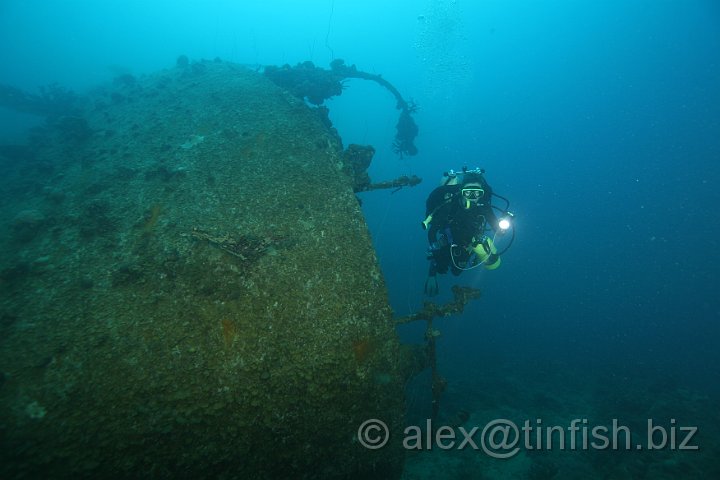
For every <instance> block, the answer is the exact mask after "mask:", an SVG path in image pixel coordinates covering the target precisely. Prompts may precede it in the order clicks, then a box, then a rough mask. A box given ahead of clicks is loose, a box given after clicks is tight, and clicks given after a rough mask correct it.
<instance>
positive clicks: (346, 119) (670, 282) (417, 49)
mask: <svg viewBox="0 0 720 480" xmlns="http://www.w3.org/2000/svg"><path fill="white" fill-rule="evenodd" d="M149 3H151V4H152V5H150V6H148V4H149ZM718 52H720V4H718V3H717V2H714V1H712V0H707V1H700V0H696V1H650V0H648V1H638V0H623V1H603V2H578V1H553V2H535V1H512V0H509V1H477V2H474V1H460V0H458V1H440V0H436V1H426V2H414V1H409V0H404V1H394V2H386V1H379V0H366V1H363V2H355V1H349V0H345V1H343V0H336V1H331V0H323V1H297V2H294V1H289V0H288V1H277V0H276V1H271V0H267V1H254V2H251V1H243V2H231V1H205V2H182V1H155V2H147V1H139V0H124V1H122V2H121V1H116V0H109V1H104V2H94V1H90V0H88V1H71V2H60V1H50V2H48V1H41V0H32V1H19V0H7V1H4V2H2V4H1V5H0V65H2V68H1V69H0V83H6V84H12V85H15V86H18V87H21V88H24V89H27V90H31V91H34V90H35V89H37V87H39V86H41V85H47V84H49V83H53V82H58V83H60V84H62V85H65V86H67V87H70V88H73V89H76V90H78V91H83V90H84V89H87V88H90V87H92V86H93V85H96V84H98V83H100V82H103V81H108V80H110V79H112V78H113V77H114V76H116V75H117V74H118V73H119V72H130V73H133V74H135V75H139V74H142V73H145V72H152V71H155V70H158V69H162V68H167V67H169V66H172V65H173V64H174V61H175V58H176V57H177V56H178V55H180V54H185V55H187V56H189V57H190V58H191V59H200V58H208V59H212V58H215V57H220V58H223V59H225V60H229V61H234V62H238V63H244V64H249V65H258V64H261V65H266V64H270V65H281V64H283V63H290V64H295V63H298V62H301V61H305V60H311V61H313V62H315V63H316V64H317V65H319V66H323V67H327V66H328V65H329V63H330V61H332V60H333V59H335V58H343V59H345V61H346V63H348V64H356V65H357V66H358V68H360V69H362V70H364V71H368V72H371V73H379V74H382V75H383V77H384V78H386V79H388V80H389V81H391V82H392V83H393V84H394V85H396V86H397V87H398V89H399V90H400V91H401V92H402V93H403V95H405V96H406V97H411V98H413V99H414V100H415V101H416V102H417V103H418V104H419V106H420V110H419V112H418V113H417V115H416V116H415V119H416V122H417V123H418V125H419V128H420V134H419V136H418V139H417V145H418V148H419V150H420V153H419V154H418V155H417V156H416V157H411V158H403V159H399V158H397V156H396V155H395V154H393V152H392V150H391V143H392V138H393V135H394V125H395V122H396V121H397V111H395V110H394V100H393V98H392V97H391V96H390V95H389V94H388V93H387V92H386V91H384V90H382V89H380V88H379V87H378V86H377V85H375V84H368V82H363V81H361V80H353V81H350V82H348V83H347V87H348V88H347V89H346V91H345V92H344V93H343V95H342V96H341V97H338V98H335V99H333V100H331V101H329V102H328V105H329V107H330V110H331V118H332V120H333V121H334V123H335V125H336V127H337V128H338V130H339V132H340V135H341V136H342V137H343V140H344V142H345V144H348V143H367V144H372V145H374V146H375V147H376V149H377V154H376V156H375V159H374V162H373V165H372V167H371V169H370V173H371V176H372V177H373V179H374V180H376V181H380V180H385V179H389V178H394V177H397V176H399V175H403V174H416V175H419V176H421V177H422V178H423V179H424V182H423V183H422V184H421V185H420V186H418V187H415V188H414V189H403V190H401V191H399V192H396V193H394V194H390V193H389V192H388V191H380V192H374V193H369V194H367V193H366V194H362V195H361V196H362V200H363V208H364V211H365V214H366V217H367V221H368V224H369V227H370V231H371V234H372V236H373V240H374V242H375V245H376V248H377V250H378V254H379V258H380V262H381V264H382V267H383V271H384V273H385V277H386V280H387V285H388V289H389V294H390V299H391V304H392V306H393V308H394V309H395V311H396V313H397V314H399V315H402V314H407V313H409V312H411V311H414V310H416V309H418V308H419V307H420V306H421V305H422V301H423V296H422V287H423V282H424V279H425V274H426V270H427V262H426V260H425V248H426V245H425V235H424V232H423V231H422V230H421V229H420V227H419V224H420V221H421V220H422V218H423V215H424V202H425V198H426V197H427V195H428V194H429V193H430V191H431V190H432V189H433V188H434V187H435V186H436V185H437V181H438V180H439V178H440V175H441V174H442V172H443V171H445V170H448V169H450V168H454V169H458V168H460V167H462V166H463V165H467V166H469V167H476V166H478V167H482V168H485V169H486V171H487V179H488V181H489V182H490V183H491V185H492V186H493V188H494V189H495V191H496V192H498V193H500V194H502V195H504V196H506V197H508V198H509V199H510V200H511V202H512V205H511V209H512V210H513V211H514V212H515V214H516V223H515V228H516V235H517V238H516V240H515V243H514V245H513V247H512V248H511V249H510V250H509V251H508V253H507V254H506V255H505V256H504V258H503V266H502V267H501V268H500V269H499V270H497V271H493V272H469V273H465V274H463V275H462V276H461V277H460V278H458V279H452V278H443V279H442V280H441V288H442V290H443V293H444V296H442V297H441V299H447V298H449V291H450V286H451V285H452V284H453V282H458V283H461V284H463V285H470V286H474V287H477V288H480V289H481V290H482V291H483V298H482V299H481V300H480V301H478V302H474V303H472V304H471V305H469V306H468V308H467V310H466V311H465V313H464V314H463V315H462V316H461V317H457V318H449V319H446V320H443V321H442V322H441V323H438V326H439V328H441V329H442V331H443V337H442V341H441V343H440V346H439V349H440V362H441V368H442V370H443V371H444V374H445V375H446V376H447V377H448V378H449V380H450V381H451V382H452V381H453V380H456V381H462V382H468V381H472V379H473V378H479V377H483V376H487V375H488V372H489V371H495V370H496V369H499V368H503V369H508V373H510V370H512V371H513V372H514V374H515V375H519V376H520V377H521V378H522V377H523V376H524V377H525V378H528V379H530V378H533V377H534V374H535V372H547V370H548V369H553V370H557V369H561V370H562V369H567V370H568V371H572V372H575V374H577V375H581V374H582V372H583V371H585V372H589V373H588V375H593V374H594V373H595V372H602V374H603V375H605V374H607V373H608V372H616V373H617V375H619V376H624V377H627V378H628V379H629V380H630V381H632V380H633V379H644V378H648V377H652V378H657V379H659V380H661V381H662V380H663V379H667V381H668V383H669V384H670V383H672V384H673V385H677V384H678V383H679V384H682V385H686V386H688V387H691V388H693V389H696V390H698V391H702V392H706V393H717V392H718V390H720V353H719V352H718V348H717V345H718V341H719V340H720V327H719V325H720V299H719V296H718V291H719V290H720V289H719V288H718V286H719V285H720V282H719V281H718V273H719V272H720V255H718V247H719V245H718V238H719V237H720V226H719V225H718V213H717V210H716V209H717V207H718V205H720V193H719V189H718V185H719V184H720V162H719V160H720V88H719V86H720V61H719V60H718V58H720V56H719V55H718ZM34 121H37V119H34V118H32V117H27V116H26V117H22V119H21V120H18V117H17V116H16V115H15V114H13V113H10V112H7V111H0V122H1V123H2V126H3V128H2V133H0V143H12V142H13V141H16V140H17V138H19V137H21V136H22V131H23V127H24V126H26V125H28V124H31V123H33V122H34ZM348 248H351V246H348ZM349 254H351V252H349ZM400 334H401V335H402V337H403V339H404V340H406V341H418V340H419V339H421V336H422V331H421V329H418V328H413V327H408V328H403V329H401V331H400ZM538 374H542V373H538ZM598 374H599V373H598ZM456 394H458V393H457V392H456ZM459 394H462V392H460V393H459Z"/></svg>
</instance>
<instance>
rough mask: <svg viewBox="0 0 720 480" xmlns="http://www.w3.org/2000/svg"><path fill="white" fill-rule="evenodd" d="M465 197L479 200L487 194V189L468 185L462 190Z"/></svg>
mask: <svg viewBox="0 0 720 480" xmlns="http://www.w3.org/2000/svg"><path fill="white" fill-rule="evenodd" d="M461 192H462V196H463V198H465V199H467V200H479V199H481V198H482V197H483V196H484V195H485V190H483V189H482V188H480V187H467V188H463V189H462V190H461Z"/></svg>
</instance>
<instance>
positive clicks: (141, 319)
mask: <svg viewBox="0 0 720 480" xmlns="http://www.w3.org/2000/svg"><path fill="white" fill-rule="evenodd" d="M81 100H82V106H81V108H80V110H79V111H77V112H74V113H73V114H72V115H67V116H65V117H58V118H55V119H53V120H52V121H51V122H50V123H49V124H48V126H47V127H45V128H43V129H41V130H40V131H38V132H36V133H35V134H34V136H33V140H32V144H31V148H30V149H29V150H28V151H27V152H26V153H24V158H23V159H21V160H18V159H16V158H14V159H12V160H10V159H9V158H7V157H5V158H3V157H0V162H1V163H2V165H1V168H2V171H3V172H4V174H3V175H2V178H0V186H1V188H2V191H1V192H0V195H2V197H3V198H4V199H7V200H6V201H4V204H5V207H4V208H3V211H2V217H1V218H0V222H2V227H3V231H4V232H7V234H6V235H3V236H2V238H0V242H1V245H0V247H1V250H2V253H1V254H0V255H2V256H1V257H0V261H1V265H0V269H1V273H0V285H1V286H2V291H1V293H0V301H1V302H2V303H1V307H2V317H1V318H0V372H2V378H1V380H0V382H1V383H0V405H1V406H2V408H0V452H1V453H0V476H2V478H17V477H41V476H42V477H47V478H66V477H77V476H81V477H85V476H88V477H89V476H93V477H96V478H107V477H124V478H133V477H155V478H179V477H182V478H186V477H193V478H270V477H279V476H282V477H285V478H397V477H399V475H400V472H401V470H402V462H403V452H402V448H401V446H400V445H398V444H397V442H395V445H393V442H390V443H389V444H388V445H387V446H386V447H384V448H382V449H379V450H366V449H364V448H363V447H362V446H361V445H360V444H359V443H358V442H357V438H356V437H355V434H356V432H357V428H358V426H359V425H360V423H362V421H364V420H365V419H369V418H380V419H383V420H384V421H385V422H386V423H387V424H388V426H389V427H390V430H391V433H398V432H400V431H401V429H402V418H403V411H404V405H403V379H402V375H401V371H400V368H399V366H398V359H399V344H398V340H397V337H396V334H395V331H394V326H393V321H392V316H391V311H390V309H389V307H388V301H387V296H386V289H385V285H384V282H383V278H382V274H381V272H380V270H379V266H378V262H377V259H376V257H375V253H374V251H373V248H372V245H371V241H370V237H369V233H368V231H367V227H366V224H365V222H364V219H363V217H362V214H361V211H360V209H359V207H358V202H357V200H356V199H355V197H354V195H353V192H352V179H351V178H350V177H349V176H348V175H347V174H346V173H343V172H346V171H347V169H346V168H344V166H343V163H342V146H341V144H340V142H339V140H338V139H337V137H336V136H335V135H334V134H333V132H331V131H330V130H329V129H328V128H327V127H326V126H325V125H324V124H323V121H322V119H321V118H320V116H319V115H318V114H317V113H316V112H315V111H314V110H312V109H310V108H308V107H307V106H306V105H305V104H304V103H303V102H302V101H299V100H297V99H296V98H294V97H292V96H291V95H289V94H287V93H285V92H283V91H282V90H281V89H279V88H278V87H276V86H275V85H273V84H272V83H270V81H269V80H267V79H265V78H264V77H263V76H262V75H260V74H257V73H254V72H251V71H248V70H246V69H243V68H242V67H239V66H236V65H232V64H228V63H224V62H203V63H195V64H191V65H187V66H182V65H181V66H178V67H177V68H173V69H171V70H167V71H164V72H160V73H158V74H155V75H150V76H147V77H144V78H142V79H135V78H132V77H124V78H121V79H120V80H119V81H116V82H115V83H114V84H113V85H112V86H108V87H104V88H100V89H98V90H96V91H94V92H92V93H91V94H89V95H88V96H86V97H83V98H82V99H81ZM396 438H397V436H396Z"/></svg>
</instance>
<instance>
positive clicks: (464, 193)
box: [460, 181, 485, 209]
mask: <svg viewBox="0 0 720 480" xmlns="http://www.w3.org/2000/svg"><path fill="white" fill-rule="evenodd" d="M484 197H485V188H484V186H483V184H482V182H475V181H472V182H467V183H464V184H463V185H462V188H461V189H460V202H461V203H462V206H463V207H464V208H466V209H467V208H470V207H472V206H473V205H477V204H478V203H480V201H481V200H482V199H483V198H484Z"/></svg>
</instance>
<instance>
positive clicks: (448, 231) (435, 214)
mask: <svg viewBox="0 0 720 480" xmlns="http://www.w3.org/2000/svg"><path fill="white" fill-rule="evenodd" d="M462 188H463V186H462V185H444V186H441V187H438V188H436V189H435V190H433V191H432V193H430V196H429V197H428V200H427V205H426V212H425V213H426V215H430V214H432V221H431V222H430V226H429V227H428V242H429V243H430V248H431V253H432V257H431V260H432V262H433V263H432V264H431V267H430V273H431V274H435V273H447V271H448V268H451V271H452V273H453V274H455V275H459V274H460V273H461V272H462V270H461V269H459V268H457V266H461V267H462V266H463V265H464V264H465V262H467V261H468V260H469V259H470V257H471V251H470V250H471V248H472V247H473V246H474V244H475V243H476V242H478V241H480V239H481V237H482V236H483V234H484V232H485V230H486V229H487V228H488V227H490V228H492V229H493V230H497V228H498V227H497V225H498V220H497V217H496V216H495V212H493V208H492V205H491V204H490V201H491V198H492V189H491V188H490V186H489V185H487V183H485V184H484V185H483V189H484V190H485V194H484V195H483V197H482V198H481V199H480V200H479V201H478V202H477V203H473V204H471V206H470V208H467V209H466V208H464V206H463V200H464V199H462V193H461V190H462ZM452 245H457V246H456V247H455V248H452V252H451V246H452ZM451 254H452V255H453V257H451ZM453 258H454V260H455V261H454V262H453ZM456 265H457V266H456ZM468 266H469V265H468Z"/></svg>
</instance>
